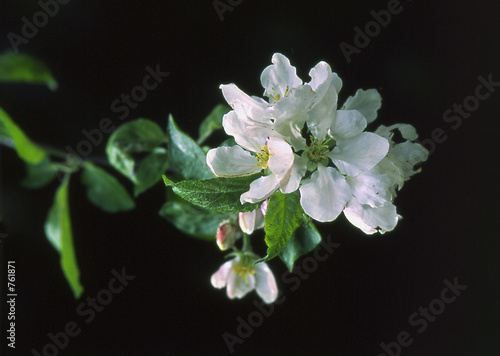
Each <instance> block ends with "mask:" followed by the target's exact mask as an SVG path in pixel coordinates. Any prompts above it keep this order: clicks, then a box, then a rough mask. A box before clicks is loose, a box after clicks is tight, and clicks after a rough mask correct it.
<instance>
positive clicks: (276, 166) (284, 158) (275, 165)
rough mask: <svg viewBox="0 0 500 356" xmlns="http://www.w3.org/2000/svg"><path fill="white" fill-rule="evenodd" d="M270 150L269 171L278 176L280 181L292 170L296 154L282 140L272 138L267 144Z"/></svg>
mask: <svg viewBox="0 0 500 356" xmlns="http://www.w3.org/2000/svg"><path fill="white" fill-rule="evenodd" d="M267 147H268V148H269V154H270V155H271V156H270V157H269V169H270V170H271V172H273V173H274V174H276V177H277V178H278V180H281V179H282V177H283V176H284V175H285V174H286V173H287V172H288V171H289V170H290V169H291V167H292V165H293V158H294V154H293V151H292V148H291V147H290V145H289V144H288V143H287V142H285V141H284V140H282V139H279V138H276V137H271V138H269V140H268V142H267Z"/></svg>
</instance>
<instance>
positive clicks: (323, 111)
mask: <svg viewBox="0 0 500 356" xmlns="http://www.w3.org/2000/svg"><path fill="white" fill-rule="evenodd" d="M336 110H337V91H336V89H335V87H334V86H333V85H330V86H329V88H328V90H327V91H326V93H325V95H324V96H323V98H322V99H321V101H319V102H318V103H316V104H315V105H314V107H313V108H312V109H311V110H309V112H308V114H309V119H308V120H307V127H308V128H309V130H310V131H311V133H312V135H313V136H314V137H315V138H317V139H318V140H323V139H324V138H325V137H326V135H327V133H328V131H329V130H330V128H331V127H332V123H333V120H334V117H335V114H336Z"/></svg>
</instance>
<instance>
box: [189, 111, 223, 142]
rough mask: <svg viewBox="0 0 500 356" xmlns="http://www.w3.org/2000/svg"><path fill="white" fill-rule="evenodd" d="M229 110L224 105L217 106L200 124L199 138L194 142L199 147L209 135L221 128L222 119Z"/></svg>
mask: <svg viewBox="0 0 500 356" xmlns="http://www.w3.org/2000/svg"><path fill="white" fill-rule="evenodd" d="M230 110H231V108H230V107H229V106H227V105H224V104H219V105H217V106H216V107H215V108H214V109H213V110H212V112H211V113H210V114H209V115H208V116H207V117H206V118H205V119H204V120H203V121H202V122H201V125H200V129H199V137H198V140H197V141H196V142H197V143H198V144H199V145H201V144H202V143H203V142H205V140H206V139H207V138H209V137H210V135H211V134H212V133H213V132H214V131H216V130H219V129H221V128H222V117H223V116H224V114H227V113H228V112H229V111H230Z"/></svg>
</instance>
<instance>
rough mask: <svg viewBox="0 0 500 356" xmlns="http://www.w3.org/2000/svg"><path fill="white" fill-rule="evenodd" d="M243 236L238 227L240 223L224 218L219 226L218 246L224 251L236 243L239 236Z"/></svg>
mask: <svg viewBox="0 0 500 356" xmlns="http://www.w3.org/2000/svg"><path fill="white" fill-rule="evenodd" d="M240 237H241V231H240V230H239V228H238V225H236V224H233V223H232V222H230V221H228V220H224V221H222V222H221V223H220V225H219V228H218V229H217V235H216V238H217V246H219V248H220V249H221V250H222V251H224V250H227V249H228V248H231V247H233V246H234V243H235V242H236V240H237V239H238V238H240Z"/></svg>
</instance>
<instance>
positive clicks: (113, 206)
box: [82, 161, 135, 213]
mask: <svg viewBox="0 0 500 356" xmlns="http://www.w3.org/2000/svg"><path fill="white" fill-rule="evenodd" d="M82 183H83V184H84V185H85V186H86V187H87V198H88V199H89V200H90V201H91V202H92V203H93V204H94V205H95V206H97V207H99V208H100V209H102V210H104V211H106V212H108V213H116V212H119V211H126V210H131V209H133V208H134V207H135V203H134V200H133V199H132V198H131V197H130V195H129V194H128V192H127V191H126V190H125V188H124V187H123V185H121V184H120V182H118V180H117V179H116V178H115V177H113V176H112V175H110V174H109V173H108V172H106V171H105V170H104V169H102V168H99V167H96V166H95V165H94V164H92V163H91V162H89V161H85V162H84V163H83V173H82Z"/></svg>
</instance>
